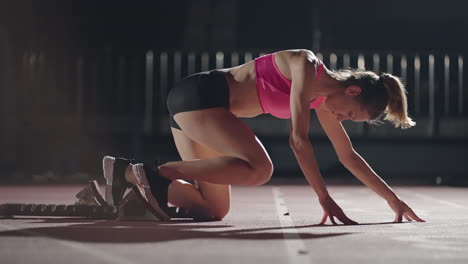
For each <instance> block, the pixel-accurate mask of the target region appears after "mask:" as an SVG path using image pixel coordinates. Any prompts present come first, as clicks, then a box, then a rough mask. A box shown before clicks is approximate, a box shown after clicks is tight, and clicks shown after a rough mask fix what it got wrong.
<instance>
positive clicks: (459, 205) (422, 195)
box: [399, 190, 468, 210]
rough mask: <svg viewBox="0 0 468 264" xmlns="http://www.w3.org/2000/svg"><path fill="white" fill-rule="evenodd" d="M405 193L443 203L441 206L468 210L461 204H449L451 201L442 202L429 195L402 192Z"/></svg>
mask: <svg viewBox="0 0 468 264" xmlns="http://www.w3.org/2000/svg"><path fill="white" fill-rule="evenodd" d="M399 192H401V190H399ZM402 192H403V193H406V194H407V195H413V196H416V197H419V198H422V199H425V200H430V201H435V202H438V203H441V204H445V205H448V206H452V207H455V208H459V209H467V210H468V207H467V206H463V205H461V204H457V203H453V202H449V201H444V200H440V199H436V198H433V197H431V196H429V195H425V194H420V193H415V192H413V191H411V192H410V191H406V190H405V191H402Z"/></svg>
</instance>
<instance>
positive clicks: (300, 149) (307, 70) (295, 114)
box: [289, 51, 357, 225]
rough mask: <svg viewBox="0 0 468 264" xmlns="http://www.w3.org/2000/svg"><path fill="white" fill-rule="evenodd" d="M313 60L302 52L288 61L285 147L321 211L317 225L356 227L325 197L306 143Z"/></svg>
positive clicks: (307, 142) (332, 201) (314, 63)
mask: <svg viewBox="0 0 468 264" xmlns="http://www.w3.org/2000/svg"><path fill="white" fill-rule="evenodd" d="M314 57H315V56H314V55H313V54H310V53H309V52H307V51H304V52H298V53H297V55H294V56H293V58H291V65H290V70H291V77H292V85H291V95H290V107H291V127H290V136H289V144H290V146H291V149H292V150H293V152H294V155H295V156H296V159H297V161H298V163H299V165H300V167H301V169H302V172H303V173H304V176H305V177H306V179H307V181H308V182H309V184H310V185H311V186H312V188H313V189H314V191H315V192H316V193H317V195H318V197H319V202H320V205H321V206H322V208H323V211H324V214H323V217H322V221H321V222H320V224H324V223H325V222H326V220H327V218H330V221H331V222H332V223H333V224H334V225H336V222H335V220H334V218H333V217H336V218H338V220H340V221H341V222H343V223H344V224H357V223H356V222H355V221H353V220H351V219H349V218H348V217H347V216H346V215H345V213H344V212H343V210H342V209H341V208H340V207H339V206H338V205H337V204H336V203H335V201H334V200H333V199H332V198H331V196H330V195H329V193H328V191H327V189H326V187H325V182H324V180H323V177H322V175H321V174H320V170H319V168H318V164H317V160H316V158H315V154H314V151H313V149H312V144H311V143H310V140H309V133H308V131H309V127H310V124H309V123H310V109H309V104H310V100H309V98H310V97H311V95H310V94H309V93H310V89H308V87H309V85H306V84H312V85H314V82H313V80H315V76H316V71H315V65H316V61H315V60H314Z"/></svg>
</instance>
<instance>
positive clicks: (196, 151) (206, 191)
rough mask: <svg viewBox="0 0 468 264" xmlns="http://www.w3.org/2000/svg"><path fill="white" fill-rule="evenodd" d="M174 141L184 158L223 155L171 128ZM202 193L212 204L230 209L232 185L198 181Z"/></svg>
mask: <svg viewBox="0 0 468 264" xmlns="http://www.w3.org/2000/svg"><path fill="white" fill-rule="evenodd" d="M171 130H172V135H173V137H174V142H175V144H176V147H177V150H178V152H179V155H180V156H181V158H182V160H193V159H207V158H214V157H219V156H222V155H221V154H219V153H217V152H215V151H214V150H211V149H209V148H206V147H204V146H202V145H200V144H198V143H197V142H195V141H193V140H192V139H190V138H189V137H187V136H186V135H185V134H184V132H182V130H179V129H176V128H171ZM197 185H198V187H199V189H200V190H201V194H202V196H203V198H204V199H205V200H207V201H208V202H210V203H211V205H212V206H220V207H223V208H226V210H229V204H230V198H231V186H230V185H222V184H214V183H208V182H202V181H197Z"/></svg>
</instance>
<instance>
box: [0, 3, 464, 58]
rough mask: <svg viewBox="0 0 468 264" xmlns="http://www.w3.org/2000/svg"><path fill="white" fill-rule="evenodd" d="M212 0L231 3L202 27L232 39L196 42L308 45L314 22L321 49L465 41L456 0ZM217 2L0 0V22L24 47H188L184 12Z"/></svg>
mask: <svg viewBox="0 0 468 264" xmlns="http://www.w3.org/2000/svg"><path fill="white" fill-rule="evenodd" d="M218 2H232V3H233V4H230V5H229V4H228V6H232V7H233V8H227V9H219V10H210V11H208V12H207V14H208V17H207V22H206V23H205V24H203V25H202V27H204V29H203V30H205V31H207V32H209V31H210V30H213V28H215V27H216V24H223V23H225V21H226V20H229V23H226V24H230V25H229V26H226V27H225V28H226V29H225V31H229V32H232V34H233V35H234V41H229V43H222V42H219V41H218V42H217V43H214V42H216V41H211V42H206V43H203V44H197V48H199V49H225V48H226V47H229V48H236V49H252V48H254V49H286V48H310V47H312V35H313V32H314V28H318V29H319V30H320V32H321V43H320V48H321V49H346V50H348V49H371V50H386V49H388V50H395V49H398V50H418V51H421V50H451V51H466V50H467V47H468V34H467V32H468V30H467V26H468V16H467V15H466V11H467V7H468V4H467V3H466V1H461V0H458V1H457V0H448V1H435V0H429V1H422V0H414V1H403V0H395V1H372V0H356V1H339V0H327V1H300V0H292V1H278V0H269V1H252V0H237V1H218ZM206 3H207V4H206ZM215 5H216V1H189V0H179V1H158V0H154V1H132V2H129V1H81V0H78V1H71V0H66V1H63V0H58V1H50V0H44V1H33V0H15V1H9V0H2V1H0V24H3V26H4V27H6V28H7V30H8V32H9V34H10V36H11V39H12V40H13V41H14V43H15V45H16V46H18V47H25V48H56V47H66V48H87V49H92V48H100V47H104V46H113V47H119V48H128V49H131V48H152V49H181V48H185V49H186V48H187V47H188V46H187V43H184V41H183V40H184V34H185V30H186V29H187V28H189V25H188V24H189V23H190V22H192V21H191V20H190V19H189V17H188V15H189V14H190V13H191V12H193V10H194V9H196V8H197V6H198V7H199V8H205V6H209V7H213V6H215ZM217 11H219V12H217ZM217 17H220V18H217ZM231 17H232V18H231ZM230 34H231V33H230ZM201 35H202V34H201Z"/></svg>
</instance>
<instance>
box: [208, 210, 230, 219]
mask: <svg viewBox="0 0 468 264" xmlns="http://www.w3.org/2000/svg"><path fill="white" fill-rule="evenodd" d="M228 213H229V208H219V209H215V210H212V212H211V215H212V217H213V220H217V221H221V220H223V218H224V217H225V216H226V215H227V214H228Z"/></svg>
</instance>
